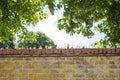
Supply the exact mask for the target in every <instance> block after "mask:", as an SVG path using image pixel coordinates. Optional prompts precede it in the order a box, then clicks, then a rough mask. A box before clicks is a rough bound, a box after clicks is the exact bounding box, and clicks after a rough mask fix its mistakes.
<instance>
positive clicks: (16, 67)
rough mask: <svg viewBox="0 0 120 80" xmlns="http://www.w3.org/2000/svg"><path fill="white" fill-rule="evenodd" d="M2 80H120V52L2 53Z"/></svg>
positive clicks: (0, 61) (0, 76)
mask: <svg viewBox="0 0 120 80" xmlns="http://www.w3.org/2000/svg"><path fill="white" fill-rule="evenodd" d="M0 80H120V49H119V48H117V49H54V50H53V49H52V50H51V49H49V50H1V51H0Z"/></svg>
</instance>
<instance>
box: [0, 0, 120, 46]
mask: <svg viewBox="0 0 120 80" xmlns="http://www.w3.org/2000/svg"><path fill="white" fill-rule="evenodd" d="M60 8H64V14H63V17H62V18H61V19H60V20H59V21H58V28H59V29H60V30H61V29H63V30H66V32H68V33H70V34H74V33H78V34H79V33H82V34H83V35H84V36H87V37H88V38H91V37H92V36H93V35H94V33H93V31H92V27H94V29H96V30H98V31H99V32H101V33H104V34H105V35H106V36H105V39H104V40H105V41H103V42H106V43H107V44H110V45H118V44H119V43H120V38H119V33H120V0H0V32H1V33H0V42H2V41H3V40H4V39H5V38H6V37H7V38H8V36H10V35H13V34H15V33H16V32H18V31H19V30H23V29H24V26H26V25H31V24H32V25H34V24H36V23H37V22H38V21H39V20H41V19H43V18H46V17H47V15H48V14H49V12H51V13H52V14H54V11H55V10H56V9H60ZM95 22H98V23H99V24H98V25H97V26H94V25H93V23H95ZM4 35H5V36H4Z"/></svg>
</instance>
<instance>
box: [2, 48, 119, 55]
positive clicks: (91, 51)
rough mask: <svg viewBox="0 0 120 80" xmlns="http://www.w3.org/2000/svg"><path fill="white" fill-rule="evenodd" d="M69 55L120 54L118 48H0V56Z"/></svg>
mask: <svg viewBox="0 0 120 80" xmlns="http://www.w3.org/2000/svg"><path fill="white" fill-rule="evenodd" d="M9 56H24V57H50V56H60V57H64V56H67V57H71V56H120V48H80V49H36V50H28V49H7V50H0V57H9Z"/></svg>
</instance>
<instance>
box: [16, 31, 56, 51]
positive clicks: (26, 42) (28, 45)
mask: <svg viewBox="0 0 120 80" xmlns="http://www.w3.org/2000/svg"><path fill="white" fill-rule="evenodd" d="M55 47H56V45H55V44H54V42H53V41H52V40H51V39H50V38H49V37H47V36H46V35H45V34H44V33H42V32H37V33H34V32H29V31H27V32H24V33H22V34H20V36H19V39H18V48H23V49H39V48H42V49H44V48H55Z"/></svg>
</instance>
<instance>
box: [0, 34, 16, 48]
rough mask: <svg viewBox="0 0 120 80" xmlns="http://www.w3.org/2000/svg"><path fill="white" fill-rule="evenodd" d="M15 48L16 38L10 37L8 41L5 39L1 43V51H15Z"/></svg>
mask: <svg viewBox="0 0 120 80" xmlns="http://www.w3.org/2000/svg"><path fill="white" fill-rule="evenodd" d="M14 48H15V37H14V36H10V37H9V38H8V39H4V41H3V42H0V49H14Z"/></svg>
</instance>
